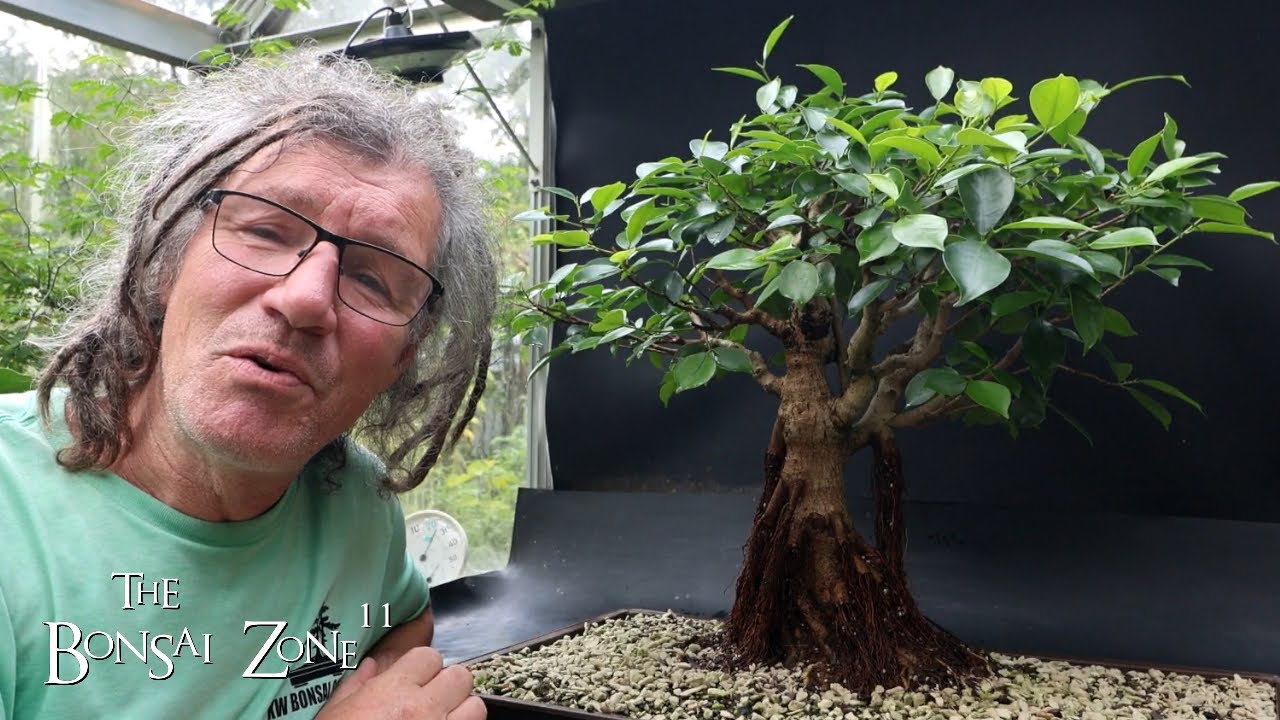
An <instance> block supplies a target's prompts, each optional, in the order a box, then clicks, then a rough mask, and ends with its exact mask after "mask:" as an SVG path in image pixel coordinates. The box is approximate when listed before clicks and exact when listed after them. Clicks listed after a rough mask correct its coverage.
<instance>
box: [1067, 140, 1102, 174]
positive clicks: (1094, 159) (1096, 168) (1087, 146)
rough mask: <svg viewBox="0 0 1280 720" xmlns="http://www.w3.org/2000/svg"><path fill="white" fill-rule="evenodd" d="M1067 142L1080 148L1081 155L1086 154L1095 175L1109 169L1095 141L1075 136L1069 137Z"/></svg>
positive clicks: (1085, 159) (1077, 148) (1086, 161)
mask: <svg viewBox="0 0 1280 720" xmlns="http://www.w3.org/2000/svg"><path fill="white" fill-rule="evenodd" d="M1067 142H1068V143H1069V144H1070V145H1071V147H1073V148H1075V149H1076V150H1079V151H1080V154H1081V155H1084V161H1085V163H1086V164H1087V165H1088V166H1089V169H1090V170H1092V171H1093V172H1094V174H1095V175H1101V174H1103V173H1105V172H1106V171H1107V161H1106V159H1105V158H1103V157H1102V152H1101V151H1100V150H1098V148H1097V147H1095V146H1094V144H1093V143H1091V142H1089V141H1088V140H1085V139H1084V138H1082V137H1074V136H1073V137H1071V138H1069V139H1068V141H1067Z"/></svg>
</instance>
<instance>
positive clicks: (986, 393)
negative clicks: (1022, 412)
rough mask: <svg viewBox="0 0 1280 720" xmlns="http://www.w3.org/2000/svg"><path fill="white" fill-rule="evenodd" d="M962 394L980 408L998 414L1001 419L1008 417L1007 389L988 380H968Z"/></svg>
mask: <svg viewBox="0 0 1280 720" xmlns="http://www.w3.org/2000/svg"><path fill="white" fill-rule="evenodd" d="M964 394H965V395H968V396H969V399H970V400H972V401H974V402H976V403H978V404H979V405H981V406H982V407H984V408H986V409H988V410H990V411H992V412H994V413H996V414H998V415H999V416H1000V417H1002V418H1006V419H1007V418H1008V417H1009V401H1010V399H1011V398H1010V396H1009V388H1007V387H1005V386H1004V385H1001V384H1000V383H997V382H990V381H988V380H970V381H969V384H968V385H966V386H965V388H964Z"/></svg>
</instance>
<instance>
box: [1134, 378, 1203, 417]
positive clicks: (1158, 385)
mask: <svg viewBox="0 0 1280 720" xmlns="http://www.w3.org/2000/svg"><path fill="white" fill-rule="evenodd" d="M1138 382H1140V383H1142V384H1143V385H1146V386H1147V387H1149V388H1154V389H1156V390H1159V391H1160V392H1162V393H1164V394H1165V395H1168V396H1170V397H1175V398H1178V399H1179V400H1181V401H1182V402H1184V403H1186V404H1188V405H1190V406H1191V407H1193V408H1195V409H1196V410H1199V411H1200V414H1201V415H1204V414H1205V412H1204V408H1202V407H1200V403H1198V402H1196V401H1195V400H1193V399H1191V397H1190V396H1189V395H1187V394H1186V393H1184V392H1182V391H1181V390H1179V389H1178V388H1176V387H1174V386H1172V385H1170V384H1169V383H1167V382H1163V381H1161V380H1139V381H1138Z"/></svg>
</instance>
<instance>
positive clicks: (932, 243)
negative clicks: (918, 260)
mask: <svg viewBox="0 0 1280 720" xmlns="http://www.w3.org/2000/svg"><path fill="white" fill-rule="evenodd" d="M873 182H874V181H873ZM893 239H894V240H897V241H898V242H900V243H902V244H903V245H906V246H908V247H927V248H933V249H935V250H941V249H942V247H943V243H944V242H945V241H946V239H947V221H946V219H945V218H941V217H938V216H937V215H927V214H920V215H908V216H906V217H904V218H902V219H901V220H898V221H897V222H895V223H894V224H893Z"/></svg>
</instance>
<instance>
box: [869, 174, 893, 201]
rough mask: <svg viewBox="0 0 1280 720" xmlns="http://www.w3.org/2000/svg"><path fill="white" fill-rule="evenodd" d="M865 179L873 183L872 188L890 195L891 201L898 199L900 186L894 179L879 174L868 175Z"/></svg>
mask: <svg viewBox="0 0 1280 720" xmlns="http://www.w3.org/2000/svg"><path fill="white" fill-rule="evenodd" d="M863 177H865V178H866V179H867V181H868V182H870V183H871V185H872V187H874V188H875V189H877V190H879V191H880V192H882V193H884V194H885V195H888V196H889V198H890V199H891V200H897V199H898V192H899V191H898V185H897V183H895V182H894V181H893V178H891V177H889V176H888V175H881V174H879V173H867V174H865V175H864V176H863Z"/></svg>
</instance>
